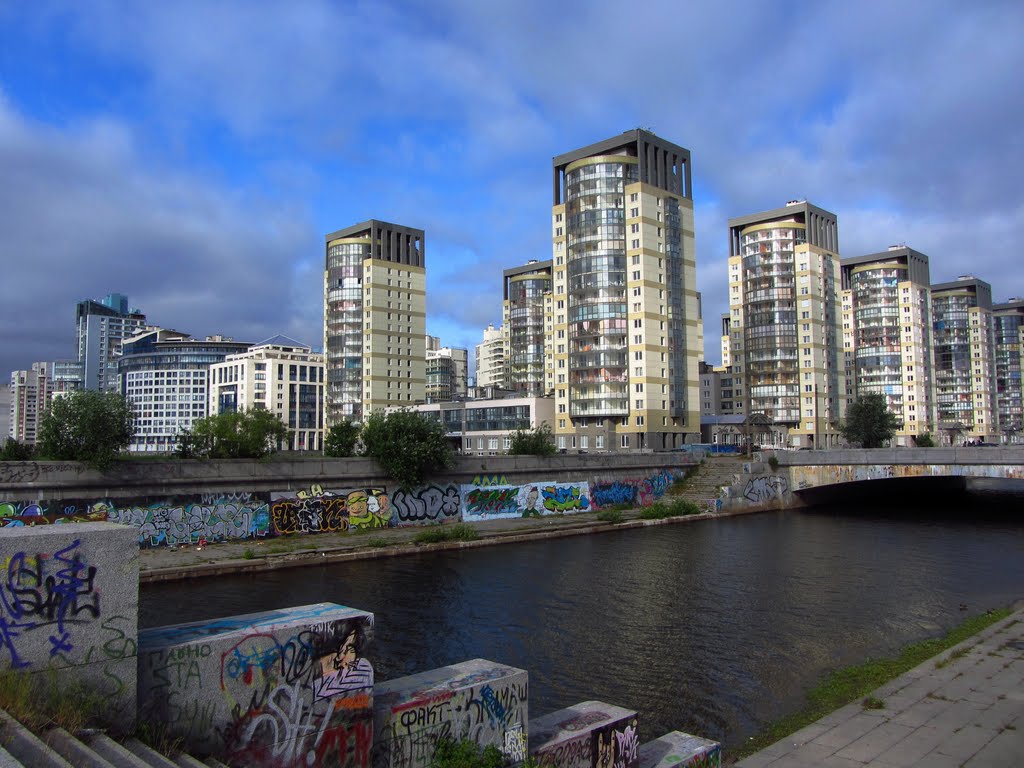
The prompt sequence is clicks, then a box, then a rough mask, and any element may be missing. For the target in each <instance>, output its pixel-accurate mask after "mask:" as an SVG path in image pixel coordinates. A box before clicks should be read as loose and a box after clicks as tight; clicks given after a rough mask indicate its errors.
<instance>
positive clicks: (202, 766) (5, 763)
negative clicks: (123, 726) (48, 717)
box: [0, 710, 227, 768]
mask: <svg viewBox="0 0 1024 768" xmlns="http://www.w3.org/2000/svg"><path fill="white" fill-rule="evenodd" d="M20 766H23V767H24V768H227V766H225V765H224V764H223V763H221V762H219V761H217V760H214V759H213V758H207V759H206V760H197V759H196V758H194V757H191V756H190V755H187V754H184V753H182V754H179V755H178V756H177V757H175V758H174V759H173V760H172V759H170V758H168V757H166V756H164V755H162V754H160V753H159V752H157V751H155V750H154V749H152V748H150V747H149V746H147V745H146V744H143V743H142V742H141V741H139V740H138V739H135V738H129V739H125V740H124V741H121V742H118V741H115V740H114V739H112V738H111V737H110V736H108V735H106V734H105V733H102V732H100V731H92V730H88V731H82V732H80V733H78V734H77V735H72V734H70V733H68V732H67V731H65V730H64V729H62V728H51V729H49V730H47V731H45V732H44V733H42V734H40V735H37V734H35V733H32V732H31V731H30V730H29V729H28V728H26V727H25V726H23V725H22V724H21V723H19V722H18V721H17V720H15V719H14V718H13V717H11V716H10V715H8V714H7V713H6V712H4V711H3V710H0V768H19V767H20Z"/></svg>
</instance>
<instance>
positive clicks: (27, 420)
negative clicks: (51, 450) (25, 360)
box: [4, 363, 53, 445]
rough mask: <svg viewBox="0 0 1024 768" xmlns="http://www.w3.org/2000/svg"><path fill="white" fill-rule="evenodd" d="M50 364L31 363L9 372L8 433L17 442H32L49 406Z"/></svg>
mask: <svg viewBox="0 0 1024 768" xmlns="http://www.w3.org/2000/svg"><path fill="white" fill-rule="evenodd" d="M52 365H53V364H52V363H32V368H31V369H29V370H27V371H11V388H10V390H9V397H10V409H9V411H8V413H9V414H10V427H9V432H8V436H9V437H11V438H13V439H14V440H17V441H18V442H19V443H25V444H28V445H35V444H36V440H37V439H38V436H39V425H40V421H41V420H42V418H43V416H44V414H45V413H46V411H47V410H48V409H49V407H50V395H51V388H52V380H51V375H52V370H51V366H52ZM6 441H7V438H6V437H5V438H4V442H6Z"/></svg>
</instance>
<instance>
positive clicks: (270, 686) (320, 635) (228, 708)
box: [139, 603, 373, 768]
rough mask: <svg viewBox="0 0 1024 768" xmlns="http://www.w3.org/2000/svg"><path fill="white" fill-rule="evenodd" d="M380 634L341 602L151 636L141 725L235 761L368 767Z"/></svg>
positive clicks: (146, 642)
mask: <svg viewBox="0 0 1024 768" xmlns="http://www.w3.org/2000/svg"><path fill="white" fill-rule="evenodd" d="M372 630H373V614H371V613H367V612H365V611H360V610H356V609H354V608H346V607H344V606H340V605H335V604H334V603H317V604H315V605H306V606H298V607H296V608H288V609H284V610H280V611H268V612H265V613H255V614H248V615H243V616H233V617H230V618H227V619H218V620H214V621H208V622H194V623H191V624H178V625H174V626H169V627H158V628H156V629H151V630H145V631H143V632H142V633H140V636H139V649H140V652H139V705H140V717H142V718H146V719H148V720H151V721H153V722H158V723H166V724H167V727H168V734H169V735H170V736H173V737H178V738H181V739H182V741H183V744H184V746H185V748H186V749H187V750H189V751H193V752H199V753H205V754H210V755H213V756H215V757H219V758H221V759H223V760H225V761H227V762H235V763H240V764H244V765H247V766H275V768H287V767H288V766H309V765H332V766H342V767H351V768H368V766H369V763H370V750H371V747H372V745H373V667H372V665H371V664H370V661H369V660H368V659H367V657H366V651H367V647H368V645H369V643H370V640H371V636H372Z"/></svg>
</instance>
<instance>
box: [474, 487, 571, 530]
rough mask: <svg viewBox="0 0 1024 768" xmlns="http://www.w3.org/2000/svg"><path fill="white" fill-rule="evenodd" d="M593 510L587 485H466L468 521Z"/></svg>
mask: <svg viewBox="0 0 1024 768" xmlns="http://www.w3.org/2000/svg"><path fill="white" fill-rule="evenodd" d="M589 509H590V487H589V485H588V483H586V482H582V483H555V482H531V483H526V484H524V485H497V486H496V485H486V486H479V485H464V486H462V519H463V520H466V521H475V520H491V519H495V518H508V517H540V516H542V515H553V514H565V513H572V512H586V511H588V510H589Z"/></svg>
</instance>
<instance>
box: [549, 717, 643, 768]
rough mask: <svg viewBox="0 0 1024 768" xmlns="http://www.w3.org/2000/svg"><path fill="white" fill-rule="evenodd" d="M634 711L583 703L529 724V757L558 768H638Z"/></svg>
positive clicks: (638, 747) (637, 738) (638, 751)
mask: <svg viewBox="0 0 1024 768" xmlns="http://www.w3.org/2000/svg"><path fill="white" fill-rule="evenodd" d="M639 753H640V739H639V733H638V731H637V717H636V712H634V711H633V710H631V709H623V708H622V707H616V706H615V705H613V704H605V703H604V702H602V701H584V702H581V703H579V704H576V705H575V706H572V707H567V708H565V709H560V710H558V711H557V712H552V713H551V714H549V715H544V716H543V717H538V718H536V719H535V720H531V721H530V754H531V755H532V756H533V757H534V758H536V760H537V761H538V762H539V763H540V764H541V765H545V764H551V765H557V766H558V768H606V766H616V768H638V767H639V764H640V763H639Z"/></svg>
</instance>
